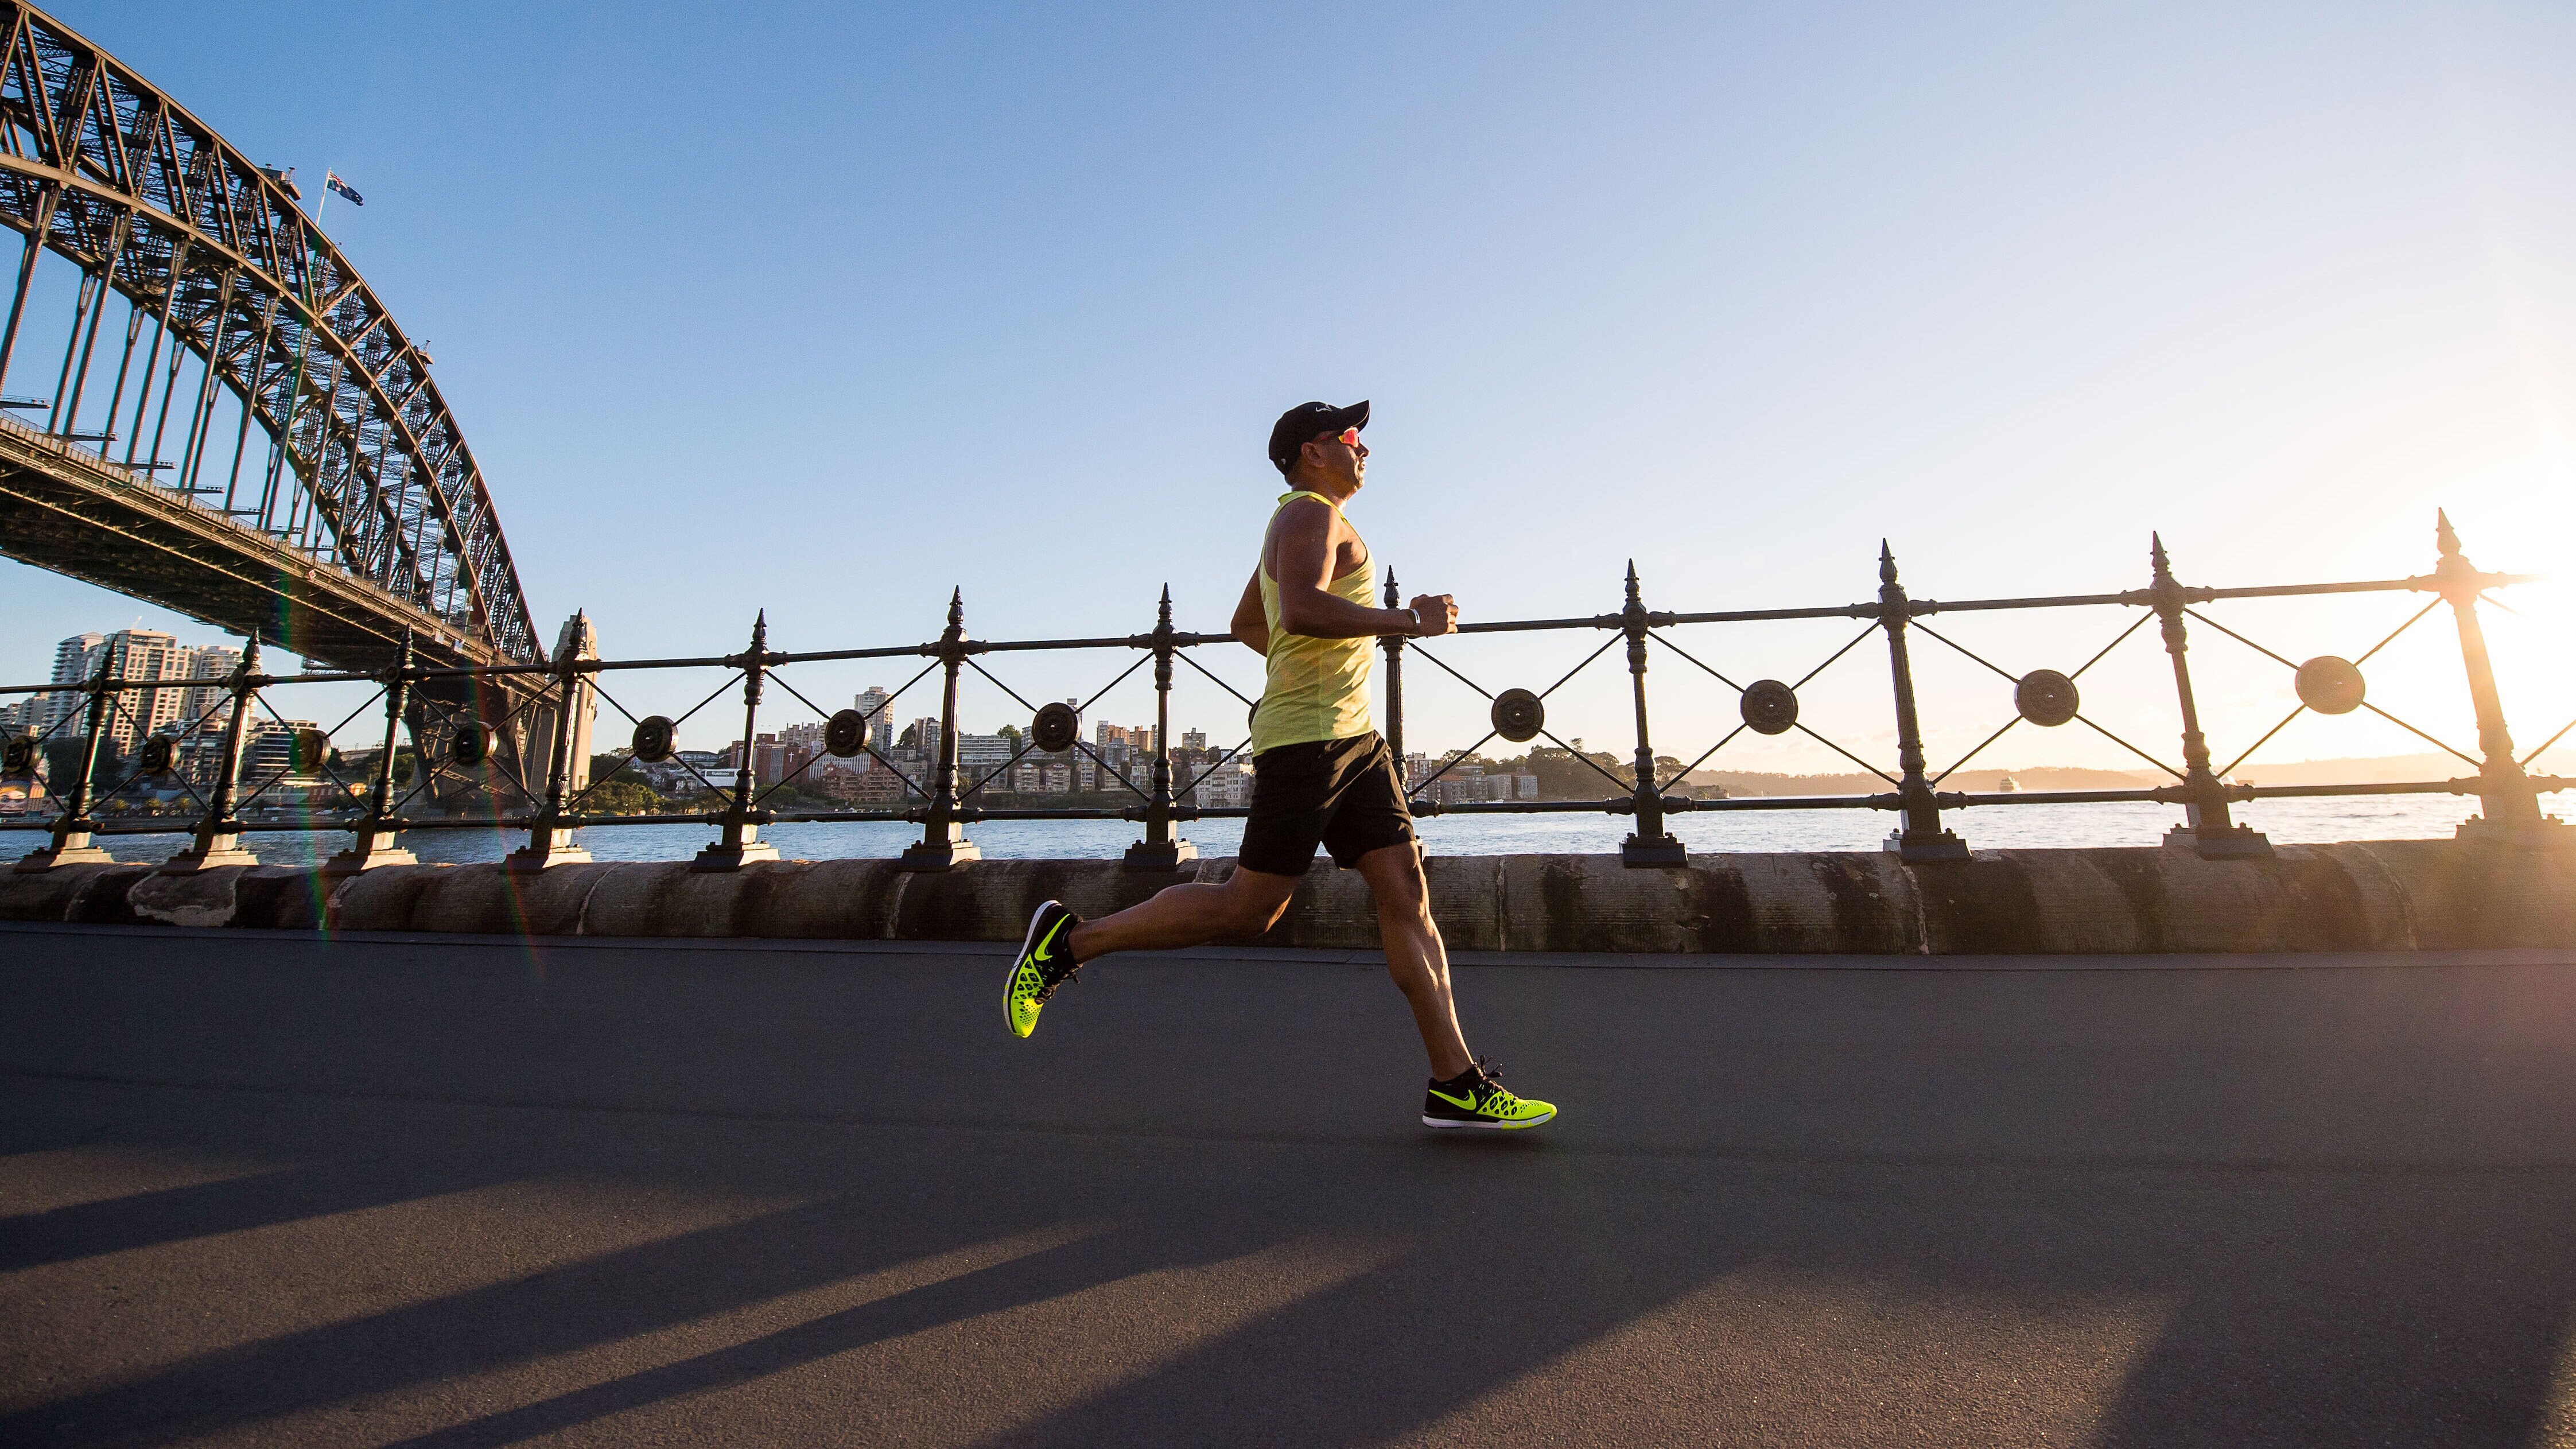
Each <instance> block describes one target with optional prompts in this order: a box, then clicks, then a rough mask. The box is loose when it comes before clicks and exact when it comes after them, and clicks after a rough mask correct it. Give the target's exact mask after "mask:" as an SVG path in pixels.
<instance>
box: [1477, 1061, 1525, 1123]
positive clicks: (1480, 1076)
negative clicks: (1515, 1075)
mask: <svg viewBox="0 0 2576 1449" xmlns="http://www.w3.org/2000/svg"><path fill="white" fill-rule="evenodd" d="M1475 1062H1476V1082H1475V1085H1474V1086H1471V1087H1469V1088H1468V1089H1467V1091H1468V1094H1469V1095H1471V1096H1473V1097H1474V1098H1475V1099H1476V1106H1477V1107H1478V1109H1479V1110H1482V1111H1487V1112H1492V1111H1504V1112H1508V1111H1510V1110H1511V1109H1512V1108H1514V1107H1517V1106H1519V1105H1520V1104H1521V1099H1520V1098H1518V1097H1515V1096H1513V1095H1512V1094H1511V1090H1510V1089H1509V1088H1507V1087H1505V1086H1504V1085H1503V1077H1502V1069H1501V1068H1499V1067H1497V1066H1495V1065H1494V1064H1493V1063H1492V1062H1489V1061H1487V1060H1485V1059H1484V1058H1483V1057H1478V1058H1476V1059H1475Z"/></svg>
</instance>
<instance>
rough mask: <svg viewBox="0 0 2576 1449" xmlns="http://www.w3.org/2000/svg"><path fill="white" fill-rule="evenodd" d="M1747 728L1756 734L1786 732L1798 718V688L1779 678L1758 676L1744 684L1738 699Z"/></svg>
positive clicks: (1779, 733)
mask: <svg viewBox="0 0 2576 1449" xmlns="http://www.w3.org/2000/svg"><path fill="white" fill-rule="evenodd" d="M1738 704H1739V707H1740V708H1741V709H1742V710H1743V713H1744V726H1745V728H1747V729H1749V730H1751V731H1753V732H1754V733H1755V734H1757V735H1783V734H1787V733H1788V732H1789V727H1790V726H1792V725H1794V724H1796V723H1797V722H1798V691H1796V690H1794V689H1791V688H1790V687H1789V686H1787V685H1785V684H1782V683H1781V682H1780V681H1779V680H1776V679H1757V680H1755V681H1753V682H1752V683H1751V684H1748V685H1746V686H1744V698H1743V699H1742V700H1740V701H1738Z"/></svg>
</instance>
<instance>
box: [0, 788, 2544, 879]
mask: <svg viewBox="0 0 2576 1449" xmlns="http://www.w3.org/2000/svg"><path fill="white" fill-rule="evenodd" d="M2543 808H2544V809H2546V808H2548V805H2547V801H2546V799H2545V798H2544V802H2543ZM2476 810H2477V801H2476V800H2475V799H2474V798H2466V797H2461V796H2453V795H2397V796H2361V797H2355V798H2349V799H2303V800H2266V801H2259V802H2256V803H2255V804H2253V805H2251V806H2246V807H2242V808H2241V809H2240V810H2239V811H2238V812H2237V815H2236V818H2237V819H2239V820H2242V821H2244V822H2246V823H2248V824H2250V825H2252V826H2253V827H2254V828H2255V829H2257V830H2261V831H2263V832H2265V833H2267V834H2268V835H2270V836H2271V838H2272V840H2273V842H2274V843H2276V844H2282V845H2290V844H2315V843H2323V842H2331V841H2342V840H2406V839H2447V838H2449V837H2450V835H2451V834H2452V832H2453V830H2454V829H2455V828H2456V827H2457V826H2458V825H2459V823H2460V822H2461V821H2462V820H2464V819H2466V818H2467V817H2468V816H2470V815H2471V814H2474V813H2475V812H2476ZM2181 818H2182V810H2181V807H2179V806H2173V805H2156V804H2114V805H2011V806H1989V807H1984V808H1979V809H1970V810H1959V811H1952V812H1949V813H1947V814H1945V815H1943V817H1942V820H1943V823H1944V824H1945V825H1947V826H1948V827H1949V828H1950V829H1952V830H1955V831H1957V832H1958V834H1959V835H1960V837H1961V838H1962V839H1964V840H1966V841H1967V842H1968V844H1969V845H1970V846H1971V847H1974V848H1977V849H1987V850H2002V849H2040V848H2047V847H2069V846H2119V845H2154V844H2156V843H2157V842H2158V841H2159V840H2160V839H2161V838H2162V836H2163V834H2164V832H2165V830H2166V829H2167V827H2169V826H2172V825H2174V824H2176V823H2178V822H2179V821H2180V820H2181ZM1632 823H1633V822H1632V821H1631V820H1630V819H1629V818H1628V817H1626V816H1615V815H1458V816H1441V817H1434V818H1431V819H1426V820H1424V821H1422V822H1421V823H1420V829H1421V833H1422V839H1423V844H1424V845H1425V847H1426V848H1427V849H1428V850H1429V851H1431V852H1432V853H1433V854H1437V855H1518V854H1537V853H1563V854H1586V853H1605V852H1610V851H1615V850H1617V849H1618V848H1619V842H1620V840H1621V839H1622V838H1623V837H1624V836H1625V835H1626V834H1627V833H1628V831H1629V830H1630V828H1631V827H1632ZM1893 823H1894V817H1893V816H1891V815H1889V814H1887V813H1885V812H1882V811H1876V810H1809V811H1747V812H1740V813H1733V814H1709V815H1698V814H1689V815H1676V816H1673V817H1672V818H1671V825H1672V831H1673V834H1675V835H1676V836H1678V837H1680V838H1681V840H1682V841H1683V842H1684V843H1685V844H1687V845H1688V846H1689V847H1690V848H1691V849H1692V850H1693V851H1694V852H1698V853H1712V852H1725V851H1802V850H1876V849H1878V848H1879V846H1880V845H1881V843H1882V842H1883V841H1884V840H1885V839H1886V837H1887V832H1888V831H1889V829H1890V828H1892V826H1893ZM1141 830H1142V827H1141V826H1138V825H1137V824H1135V823H1134V822H1132V821H1123V820H1100V821H1091V820H996V821H985V822H980V823H977V824H974V825H972V826H970V827H968V831H967V834H968V838H970V839H972V840H973V841H974V842H975V843H976V844H977V845H978V846H980V847H982V848H983V851H984V854H985V855H986V856H988V857H991V858H995V859H1048V858H1054V859H1079V858H1085V857H1108V856H1115V855H1118V854H1119V853H1120V852H1122V851H1124V850H1125V849H1126V848H1127V846H1128V844H1129V843H1130V842H1131V841H1134V840H1135V839H1136V838H1137V837H1138V835H1139V834H1140V833H1141ZM919 832H920V827H918V826H914V825H906V824H902V823H900V822H877V821H867V822H828V823H818V824H803V825H774V826H770V827H768V828H767V829H766V830H765V831H764V832H763V834H764V836H765V838H767V839H769V840H771V841H773V842H775V843H776V844H777V846H778V849H779V852H780V854H781V855H783V856H785V857H787V858H789V859H793V860H841V859H869V858H886V857H892V856H895V855H898V854H900V853H902V850H903V848H904V846H905V845H907V844H909V843H910V842H912V841H913V840H915V839H917V838H918V837H919ZM1181 833H1182V834H1183V835H1184V836H1186V837H1187V838H1188V839H1190V840H1191V841H1193V842H1194V843H1195V844H1196V845H1197V846H1198V848H1199V851H1200V853H1201V854H1202V855H1205V856H1221V855H1231V854H1233V853H1234V851H1235V849H1236V847H1237V846H1238V845H1239V844H1240V843H1241V841H1242V839H1243V822H1242V821H1240V820H1199V821H1191V822H1188V823H1186V824H1185V825H1183V826H1182V827H1181ZM713 838H714V831H713V829H712V828H711V827H707V826H698V825H629V826H609V827H598V828H593V829H589V830H584V831H582V832H581V833H580V838H579V839H580V844H581V846H582V847H583V848H584V849H586V850H588V851H590V852H591V854H592V855H593V856H594V857H595V858H597V859H600V860H686V859H688V858H689V857H690V856H692V855H694V854H696V853H697V851H698V849H699V848H700V847H701V846H703V845H705V844H706V843H707V842H708V841H710V840H712V839H713ZM348 839H349V838H348V836H347V835H345V834H342V833H339V832H332V831H309V832H295V831H254V832H253V833H252V834H251V836H250V837H249V843H250V846H251V848H252V850H254V851H255V852H256V853H257V854H258V855H259V857H260V859H261V860H262V861H265V862H267V863H269V864H273V865H295V864H307V863H311V862H313V861H316V860H319V859H321V858H322V857H323V856H326V855H329V854H330V853H331V852H333V851H336V850H339V849H341V848H343V847H344V846H345V845H347V844H348ZM526 839H527V836H526V834H525V833H524V832H522V831H495V830H421V831H415V832H413V833H411V834H409V835H407V836H405V837H404V838H403V841H402V844H403V845H404V847H405V848H406V849H409V850H410V851H412V852H413V853H414V854H416V855H418V856H419V857H420V858H421V859H422V860H424V861H440V862H449V863H455V864H470V863H475V862H486V861H495V860H499V859H500V858H501V857H502V856H503V855H504V854H506V853H508V852H509V851H512V850H515V849H517V848H518V847H519V846H520V845H522V844H524V843H525V842H526ZM186 840H187V837H186V835H185V834H182V833H173V834H169V835H119V836H107V837H102V840H101V843H102V844H104V845H106V846H107V848H108V850H109V852H110V853H111V854H113V855H114V856H115V857H116V858H117V859H118V860H120V861H137V862H153V861H161V860H166V859H168V858H169V856H170V854H171V853H172V852H173V851H176V850H178V849H179V848H180V847H181V846H182V845H183V844H185V843H186ZM44 842H45V837H44V836H43V835H42V834H41V833H38V832H35V831H17V830H11V831H0V861H6V860H15V859H17V858H19V857H20V856H23V855H25V854H26V853H27V852H28V851H30V850H34V849H36V848H38V847H39V846H41V845H43V844H44Z"/></svg>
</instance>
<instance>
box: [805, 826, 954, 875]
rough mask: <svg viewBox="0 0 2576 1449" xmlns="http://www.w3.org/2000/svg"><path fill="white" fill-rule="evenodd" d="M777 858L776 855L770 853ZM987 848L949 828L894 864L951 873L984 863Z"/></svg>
mask: <svg viewBox="0 0 2576 1449" xmlns="http://www.w3.org/2000/svg"><path fill="white" fill-rule="evenodd" d="M771 853H772V855H773V856H774V855H775V854H776V852H774V851H773V852H771ZM983 858H984V848H983V847H982V846H980V845H977V844H976V843H975V842H973V841H971V840H968V839H967V838H966V831H965V828H964V827H963V826H959V825H953V824H952V825H950V826H949V827H948V828H947V829H945V830H941V829H938V828H936V827H933V828H931V829H928V830H925V831H923V832H922V834H921V838H920V839H919V840H916V841H914V842H913V843H912V844H911V845H909V846H907V847H905V849H904V852H903V855H902V856H901V857H900V858H898V859H897V860H896V861H895V867H896V868H897V869H899V870H948V869H951V868H953V867H956V866H961V865H964V864H966V863H967V862H969V861H977V860H982V859H983Z"/></svg>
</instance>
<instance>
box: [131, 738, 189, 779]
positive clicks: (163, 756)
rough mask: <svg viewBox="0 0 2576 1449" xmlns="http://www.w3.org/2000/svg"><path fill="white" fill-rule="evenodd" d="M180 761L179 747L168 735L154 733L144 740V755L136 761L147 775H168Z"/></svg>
mask: <svg viewBox="0 0 2576 1449" xmlns="http://www.w3.org/2000/svg"><path fill="white" fill-rule="evenodd" d="M178 762H179V749H178V745H177V743H176V742H175V741H173V740H172V739H171V738H170V737H169V736H168V735H154V736H153V737H152V738H150V739H148V740H145V741H144V742H143V755H142V758H141V759H140V760H138V761H137V762H136V763H137V764H139V765H140V766H141V767H142V769H143V773H145V774H147V775H166V774H169V773H170V767H171V766H172V765H175V764H177V763H178Z"/></svg>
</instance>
